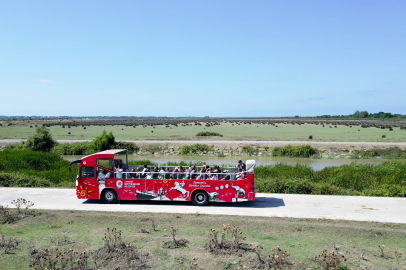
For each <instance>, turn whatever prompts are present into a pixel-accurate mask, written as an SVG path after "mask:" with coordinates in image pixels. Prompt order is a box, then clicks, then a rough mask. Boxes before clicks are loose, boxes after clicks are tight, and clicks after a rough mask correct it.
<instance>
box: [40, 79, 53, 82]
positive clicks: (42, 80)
mask: <svg viewBox="0 0 406 270" xmlns="http://www.w3.org/2000/svg"><path fill="white" fill-rule="evenodd" d="M37 81H39V82H41V83H51V82H53V81H52V80H45V79H39V80H37Z"/></svg>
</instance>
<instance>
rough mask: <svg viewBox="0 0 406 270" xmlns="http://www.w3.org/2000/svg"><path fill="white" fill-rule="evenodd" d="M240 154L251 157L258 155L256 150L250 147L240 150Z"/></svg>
mask: <svg viewBox="0 0 406 270" xmlns="http://www.w3.org/2000/svg"><path fill="white" fill-rule="evenodd" d="M242 152H243V153H244V154H246V155H249V156H252V155H255V154H257V153H258V150H257V149H255V148H254V147H252V146H249V145H246V146H244V147H243V148H242Z"/></svg>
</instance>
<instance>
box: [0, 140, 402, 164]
mask: <svg viewBox="0 0 406 270" xmlns="http://www.w3.org/2000/svg"><path fill="white" fill-rule="evenodd" d="M21 141H24V140H17V139H16V140H11V139H10V140H0V150H1V149H4V148H7V147H9V146H10V145H12V144H16V143H20V142H21ZM57 141H58V143H61V144H64V143H77V142H86V141H90V140H57ZM122 141H123V142H131V143H134V144H136V145H137V146H138V151H137V152H136V154H138V155H167V156H169V155H181V154H182V153H181V148H182V146H184V145H188V146H190V145H193V144H204V145H207V146H208V148H207V149H206V150H203V151H198V152H197V153H195V155H201V156H244V155H249V156H271V152H272V149H273V148H275V147H284V146H287V145H291V146H298V145H310V146H311V147H314V148H317V149H318V150H319V157H322V158H348V159H350V158H352V157H353V155H354V151H355V152H356V151H360V150H361V151H362V150H372V149H387V148H394V147H397V148H399V149H401V150H402V151H406V142H333V141H332V142H309V141H198V140H196V141H136V140H122Z"/></svg>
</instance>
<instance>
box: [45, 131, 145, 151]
mask: <svg viewBox="0 0 406 270" xmlns="http://www.w3.org/2000/svg"><path fill="white" fill-rule="evenodd" d="M108 149H127V151H128V152H129V153H133V152H137V151H138V150H139V147H138V146H137V145H135V144H133V143H130V142H117V141H116V140H115V137H114V135H113V133H112V132H110V133H107V132H106V131H105V130H103V132H102V134H101V135H100V136H97V137H96V138H95V139H94V140H93V141H91V142H79V143H64V144H59V145H56V146H55V147H54V148H53V149H52V150H53V151H54V152H56V153H58V154H60V155H90V154H93V153H97V152H100V151H104V150H108Z"/></svg>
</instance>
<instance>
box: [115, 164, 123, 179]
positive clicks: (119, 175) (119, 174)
mask: <svg viewBox="0 0 406 270" xmlns="http://www.w3.org/2000/svg"><path fill="white" fill-rule="evenodd" d="M116 178H123V168H122V166H121V164H118V165H117V168H116Z"/></svg>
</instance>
